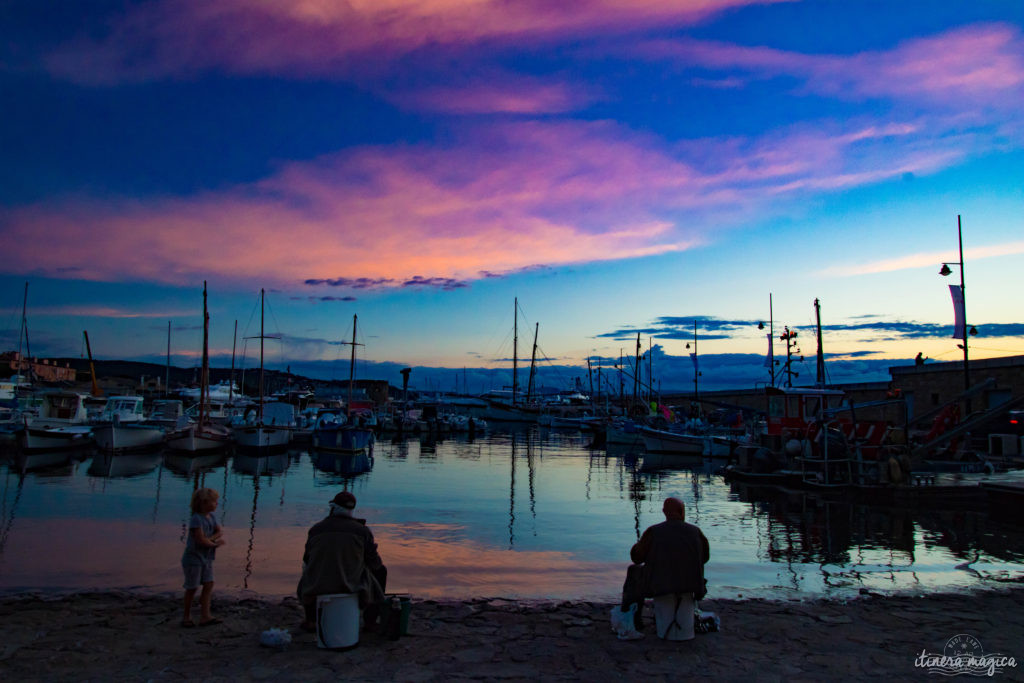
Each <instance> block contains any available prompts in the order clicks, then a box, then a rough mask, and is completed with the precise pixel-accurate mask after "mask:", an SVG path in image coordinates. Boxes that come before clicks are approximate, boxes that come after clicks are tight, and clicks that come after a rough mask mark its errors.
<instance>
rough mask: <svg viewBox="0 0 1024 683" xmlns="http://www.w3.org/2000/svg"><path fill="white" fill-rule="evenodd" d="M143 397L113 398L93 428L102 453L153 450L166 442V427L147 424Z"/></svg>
mask: <svg viewBox="0 0 1024 683" xmlns="http://www.w3.org/2000/svg"><path fill="white" fill-rule="evenodd" d="M142 400H143V399H142V397H141V396H111V397H110V398H109V399H107V405H106V407H104V409H103V413H102V414H101V415H100V419H99V421H98V422H97V423H96V424H94V425H93V427H92V433H93V438H94V439H96V445H97V447H99V448H100V450H102V451H107V452H115V451H126V450H135V449H143V448H153V447H155V446H158V445H160V444H162V443H163V441H164V428H163V427H162V426H160V425H159V424H149V423H146V422H144V421H143V418H144V415H143V413H142Z"/></svg>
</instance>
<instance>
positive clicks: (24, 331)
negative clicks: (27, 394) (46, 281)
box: [18, 282, 32, 384]
mask: <svg viewBox="0 0 1024 683" xmlns="http://www.w3.org/2000/svg"><path fill="white" fill-rule="evenodd" d="M27 311H28V283H27V282H26V283H25V296H24V297H23V298H22V300H21V327H20V328H19V329H18V375H19V377H18V384H21V379H22V378H21V376H20V375H21V368H22V366H23V365H24V364H25V359H24V358H23V357H22V355H21V338H22V336H24V337H25V347H26V350H25V355H27V356H30V355H32V354H31V352H29V351H28V348H27V347H28V315H27Z"/></svg>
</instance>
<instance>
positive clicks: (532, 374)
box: [526, 323, 540, 403]
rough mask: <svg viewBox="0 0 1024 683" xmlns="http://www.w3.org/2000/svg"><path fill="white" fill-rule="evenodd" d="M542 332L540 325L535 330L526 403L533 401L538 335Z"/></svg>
mask: <svg viewBox="0 0 1024 683" xmlns="http://www.w3.org/2000/svg"><path fill="white" fill-rule="evenodd" d="M539 331H540V323H536V325H535V327H534V328H533V355H532V356H531V357H530V381H529V382H527V384H526V402H527V403H529V402H530V401H531V400H532V399H533V378H534V377H535V376H536V372H537V333H538V332H539Z"/></svg>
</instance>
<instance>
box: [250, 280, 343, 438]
mask: <svg viewBox="0 0 1024 683" xmlns="http://www.w3.org/2000/svg"><path fill="white" fill-rule="evenodd" d="M265 300H266V294H265V292H264V290H262V289H261V290H260V379H259V393H260V399H259V403H257V404H256V412H255V416H254V417H255V419H254V421H253V423H252V424H248V423H245V424H241V425H235V443H236V444H237V445H238V447H239V448H240V449H242V450H245V451H253V452H257V453H260V454H265V453H271V452H278V451H283V450H284V449H286V448H288V444H289V443H291V440H292V429H293V428H294V427H295V409H294V407H293V406H292V405H290V404H287V403H278V402H275V403H272V404H267V403H266V402H265V399H264V392H263V340H264V339H267V338H268V337H267V336H266V335H265V334H264V333H263V307H264V302H265ZM353 348H355V347H353Z"/></svg>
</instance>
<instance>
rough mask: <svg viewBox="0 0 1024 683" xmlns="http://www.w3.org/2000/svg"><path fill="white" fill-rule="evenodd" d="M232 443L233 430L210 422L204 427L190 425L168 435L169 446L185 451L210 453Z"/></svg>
mask: <svg viewBox="0 0 1024 683" xmlns="http://www.w3.org/2000/svg"><path fill="white" fill-rule="evenodd" d="M230 444H231V431H230V430H229V429H228V428H227V427H224V426H223V425H217V424H209V425H206V426H204V427H202V428H199V427H196V426H195V425H190V426H188V427H186V428H185V429H182V430H180V431H178V432H175V433H174V434H171V435H168V437H167V447H168V448H170V449H172V450H175V451H182V452H185V453H208V452H210V451H216V450H219V449H221V448H226V447H227V446H229V445H230Z"/></svg>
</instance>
